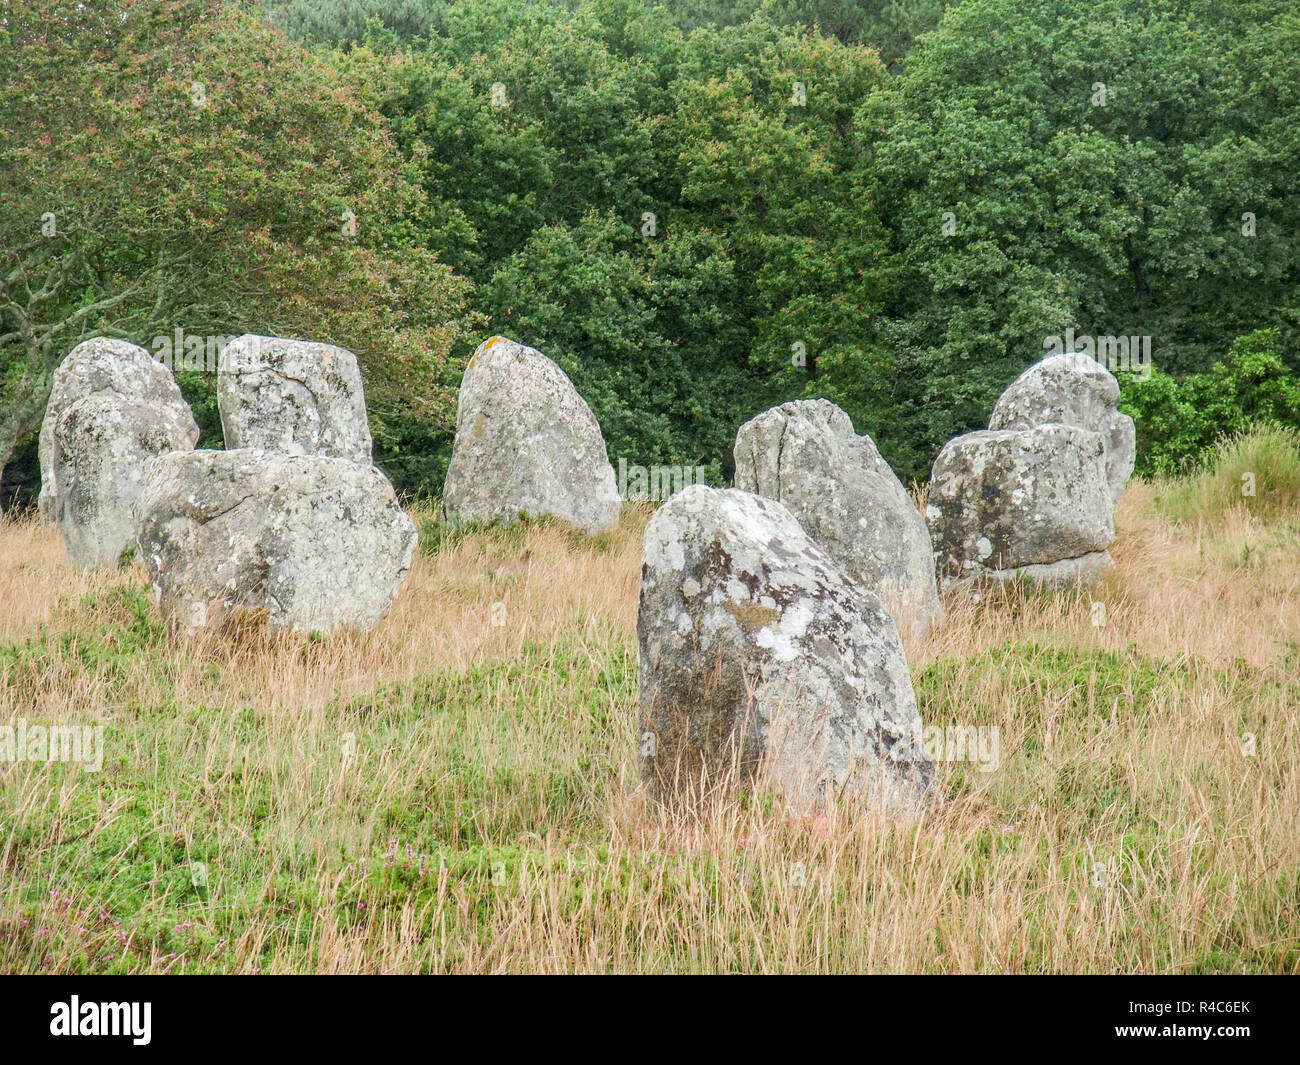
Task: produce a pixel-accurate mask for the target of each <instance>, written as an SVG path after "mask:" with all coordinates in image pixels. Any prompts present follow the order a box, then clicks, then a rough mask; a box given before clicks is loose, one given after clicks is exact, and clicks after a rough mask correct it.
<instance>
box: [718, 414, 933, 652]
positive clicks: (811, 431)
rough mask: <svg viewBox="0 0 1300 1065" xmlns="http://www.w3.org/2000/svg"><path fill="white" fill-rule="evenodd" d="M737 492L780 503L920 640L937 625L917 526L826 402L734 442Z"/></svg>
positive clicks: (925, 540) (875, 455)
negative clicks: (904, 620)
mask: <svg viewBox="0 0 1300 1065" xmlns="http://www.w3.org/2000/svg"><path fill="white" fill-rule="evenodd" d="M734 455H735V460H736V478H735V479H736V487H737V488H740V489H742V490H744V491H746V492H753V493H756V494H758V495H762V496H767V497H768V498H769V499H775V500H777V501H778V502H780V503H783V504H784V505H785V506H786V508H787V509H788V510H789V511H790V513H791V514H793V515H794V516H795V518H796V519H798V521H799V524H800V525H802V526H803V528H804V531H805V532H807V533H808V535H809V536H811V537H812V538H813V540H814V541H816V543H817V545H818V546H819V547H821V549H822V550H823V551H825V552H826V553H827V554H828V555H829V556H830V557H831V558H832V559H834V560H835V562H836V563H837V564H838V565H839V566H840V567H841V568H842V569H843V570H844V571H845V572H846V573H848V574H849V575H850V576H851V577H854V578H856V579H857V580H859V581H861V582H862V583H863V584H865V585H866V586H867V587H868V588H870V589H872V590H873V591H874V592H876V593H877V594H878V595H879V596H880V597H881V599H882V600H884V602H885V604H886V606H887V607H888V608H889V609H890V611H891V613H893V614H894V616H895V620H896V621H899V623H900V625H901V624H902V623H903V619H904V618H906V619H907V622H908V624H909V625H910V626H914V627H915V628H916V629H917V630H918V631H919V632H922V633H923V632H925V631H926V630H928V629H929V627H930V625H931V623H932V622H933V621H934V620H935V619H936V618H937V617H939V616H940V615H941V608H940V605H939V596H938V590H937V587H936V584H935V578H934V555H933V552H932V549H931V546H930V533H929V530H928V529H927V528H926V524H925V518H923V517H922V516H921V513H920V511H918V510H917V509H916V507H915V505H913V503H912V498H911V496H909V495H908V493H907V489H905V488H904V487H903V485H902V483H901V482H900V481H899V479H898V477H897V476H895V474H894V471H893V470H892V469H890V468H889V464H888V463H887V462H885V460H884V459H883V458H882V457H881V455H880V452H879V451H878V450H877V449H876V445H875V443H874V442H873V441H872V439H871V437H869V436H866V435H862V436H859V435H857V434H855V433H854V430H853V422H852V421H851V420H850V418H849V416H848V415H847V414H846V413H845V412H844V411H842V410H841V409H840V408H839V407H837V406H835V404H833V403H831V402H830V401H829V400H825V399H817V400H798V401H795V402H792V403H783V404H781V405H780V406H779V407H773V408H772V409H771V410H769V411H766V412H764V413H763V414H760V415H759V416H758V417H756V418H753V419H751V420H750V421H748V422H746V423H745V424H744V425H742V426H741V427H740V431H739V432H738V433H737V434H736V446H735V451H734Z"/></svg>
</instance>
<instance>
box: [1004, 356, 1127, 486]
mask: <svg viewBox="0 0 1300 1065" xmlns="http://www.w3.org/2000/svg"><path fill="white" fill-rule="evenodd" d="M1118 404H1119V383H1118V382H1117V381H1116V380H1115V378H1114V376H1113V375H1112V374H1111V373H1110V371H1109V370H1107V369H1106V368H1105V367H1104V366H1102V365H1101V364H1100V363H1098V362H1097V360H1096V359H1093V358H1090V357H1089V356H1087V355H1083V354H1080V353H1078V352H1068V353H1066V354H1064V355H1052V356H1049V357H1048V358H1046V359H1043V360H1042V361H1041V362H1037V363H1035V364H1034V365H1033V366H1031V367H1029V369H1027V370H1026V371H1025V372H1024V373H1022V374H1021V375H1020V376H1019V377H1017V378H1016V379H1015V381H1013V382H1012V384H1011V386H1010V387H1009V388H1008V389H1007V390H1006V391H1005V392H1003V393H1002V396H1001V398H999V399H998V402H997V404H996V406H994V408H993V415H992V417H991V418H989V428H990V429H1033V428H1035V427H1037V426H1040V425H1048V424H1050V423H1053V422H1058V423H1061V424H1063V425H1074V426H1077V427H1079V428H1080V429H1089V430H1091V431H1092V432H1094V433H1100V434H1101V438H1102V441H1103V443H1104V444H1105V447H1106V481H1107V484H1108V486H1109V488H1110V494H1111V501H1112V502H1113V503H1115V504H1118V503H1119V497H1120V496H1121V495H1123V493H1124V486H1125V485H1126V484H1128V479H1129V477H1130V476H1132V474H1133V464H1134V462H1135V461H1136V459H1137V431H1136V429H1135V428H1134V426H1133V419H1132V418H1130V417H1129V416H1128V415H1127V414H1121V413H1120V411H1119V407H1118Z"/></svg>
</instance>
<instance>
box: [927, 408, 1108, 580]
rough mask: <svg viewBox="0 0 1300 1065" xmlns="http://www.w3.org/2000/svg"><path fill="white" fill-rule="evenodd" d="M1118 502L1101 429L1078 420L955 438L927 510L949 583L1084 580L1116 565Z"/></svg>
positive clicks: (938, 465) (937, 469)
mask: <svg viewBox="0 0 1300 1065" xmlns="http://www.w3.org/2000/svg"><path fill="white" fill-rule="evenodd" d="M1114 509H1115V508H1114V503H1113V502H1112V501H1111V495H1110V488H1109V486H1108V484H1107V481H1106V457H1105V446H1104V444H1103V441H1102V438H1101V436H1100V435H1099V434H1098V433H1093V432H1089V431H1088V430H1086V429H1079V428H1077V427H1075V426H1071V425H1061V424H1051V425H1042V426H1039V427H1037V428H1035V429H1021V430H1009V429H1004V430H997V431H993V430H986V431H980V432H974V433H966V434H965V435H964V436H959V437H956V438H955V439H953V440H950V441H948V443H947V445H946V446H945V447H944V449H943V450H942V451H941V452H940V453H939V457H938V458H937V459H935V462H934V469H933V471H932V472H931V476H930V495H929V500H928V505H927V507H926V516H927V518H928V519H929V525H930V533H931V536H932V538H933V542H934V549H935V555H936V558H937V560H938V570H939V579H940V583H941V584H943V585H944V586H945V587H946V586H947V585H948V584H949V583H951V582H952V581H955V580H966V579H968V578H973V577H979V576H989V577H994V578H997V579H1009V578H1011V577H1017V576H1026V577H1032V578H1036V579H1040V580H1062V579H1067V578H1075V579H1085V578H1088V577H1091V576H1095V575H1096V574H1097V573H1098V572H1100V571H1101V570H1102V569H1104V568H1106V567H1107V566H1108V565H1109V563H1110V556H1109V554H1107V553H1106V549H1107V548H1108V547H1110V545H1111V543H1112V541H1114V539H1115V527H1114V524H1113V523H1112V514H1113V513H1114Z"/></svg>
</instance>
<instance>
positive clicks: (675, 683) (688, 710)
mask: <svg viewBox="0 0 1300 1065" xmlns="http://www.w3.org/2000/svg"><path fill="white" fill-rule="evenodd" d="M637 637H638V641H639V653H640V674H641V696H640V711H641V713H640V726H639V735H640V742H639V750H638V756H639V763H640V769H641V775H642V777H643V779H644V780H645V781H646V783H647V785H648V786H649V788H650V790H651V792H652V793H654V794H655V795H656V796H658V797H660V798H663V799H667V798H668V797H670V796H672V795H677V794H680V793H682V792H683V791H685V790H686V789H688V788H691V787H698V785H699V783H700V778H701V775H702V774H703V775H704V776H705V777H707V778H716V775H718V774H726V773H727V772H728V771H729V770H730V769H731V767H733V765H734V767H735V768H736V769H737V770H738V772H739V775H740V778H741V779H742V780H749V779H752V778H754V777H755V776H756V775H760V780H761V781H762V783H763V784H764V786H770V787H772V788H773V789H774V791H775V792H776V793H777V794H778V795H779V796H781V797H782V799H783V800H784V801H785V803H786V804H787V806H788V808H789V809H790V810H791V811H792V812H794V813H796V814H803V815H806V814H809V813H813V812H815V811H817V810H819V809H822V808H824V807H825V805H826V803H827V801H828V800H829V799H830V798H831V797H832V796H833V795H836V794H841V795H844V796H845V797H846V798H848V799H849V800H850V801H852V802H856V803H858V804H859V805H861V806H862V807H863V808H870V809H874V810H878V811H882V812H883V811H885V810H892V811H894V812H901V811H913V810H914V809H915V808H916V806H917V804H918V803H919V802H920V801H921V800H922V799H923V797H924V795H925V793H926V792H927V791H928V789H929V788H930V786H931V784H932V782H933V763H932V762H931V760H930V756H929V755H928V754H927V753H926V750H925V748H924V746H923V745H922V742H921V722H920V717H919V715H918V713H917V708H916V699H915V697H914V695H913V692H912V682H911V677H910V675H909V673H908V669H907V662H906V660H905V658H904V655H903V647H902V643H901V642H900V640H899V637H898V631H897V629H896V628H895V626H894V622H893V619H892V618H891V617H890V616H889V614H888V612H887V611H886V610H885V608H884V607H883V605H882V604H881V602H880V599H879V598H878V597H877V596H876V595H875V593H873V592H872V591H870V590H869V589H867V588H865V587H863V586H862V585H860V584H858V583H857V582H856V581H854V580H853V579H852V578H851V577H849V576H847V575H846V574H845V573H844V572H843V571H841V570H840V569H839V568H838V567H837V566H836V564H835V563H834V562H833V561H832V560H831V559H830V557H829V556H828V555H826V554H825V553H824V552H823V551H822V550H821V549H820V548H819V547H818V546H817V545H816V544H815V543H814V542H813V541H812V540H811V539H809V537H808V536H807V534H806V533H805V532H804V530H803V529H802V528H801V527H800V525H799V523H798V522H797V521H796V520H795V518H794V516H793V515H792V514H791V513H790V511H788V510H787V509H786V508H785V507H784V506H782V505H781V504H780V503H777V502H775V501H774V500H770V499H764V498H762V497H761V496H756V495H751V494H750V493H748V492H743V491H740V490H739V489H734V488H732V489H725V490H724V489H717V488H709V487H706V486H703V485H693V486H691V487H689V488H687V489H685V490H683V491H682V492H679V493H677V494H676V495H674V496H672V497H671V498H670V499H669V500H668V501H667V502H666V503H665V504H664V505H663V506H662V507H660V508H659V510H658V511H657V512H656V514H655V516H654V518H653V519H652V520H651V521H650V524H649V525H648V526H647V527H646V531H645V542H644V552H643V555H642V566H641V599H640V609H639V614H638V617H637Z"/></svg>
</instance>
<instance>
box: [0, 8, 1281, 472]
mask: <svg viewBox="0 0 1300 1065" xmlns="http://www.w3.org/2000/svg"><path fill="white" fill-rule="evenodd" d="M1298 114H1300V9H1297V8H1296V6H1295V4H1294V3H1293V0H1241V2H1234V3H1231V4H1224V3H1222V2H1221V0H1086V2H1085V0H1028V2H1027V0H959V2H955V3H948V4H944V3H941V2H938V0H914V2H909V0H897V2H889V3H883V2H873V3H854V2H849V0H812V2H810V3H795V2H793V0H767V2H766V3H755V2H743V0H712V2H711V0H692V2H687V3H681V4H676V3H675V4H672V5H670V6H664V7H656V6H653V5H651V4H650V3H648V2H645V0H590V2H586V3H580V4H579V3H560V2H557V0H458V2H447V0H356V2H353V0H325V2H320V0H311V2H307V0H295V2H292V3H284V2H278V0H266V2H264V3H261V4H254V3H236V2H219V0H151V2H147V3H146V2H143V0H83V2H79V3H71V2H66V3H65V2H62V0H0V187H3V189H4V193H5V195H4V202H3V204H0V256H3V261H0V389H3V392H2V393H0V467H5V468H6V472H5V483H6V485H7V488H8V494H9V495H12V494H13V493H14V492H15V491H16V490H17V491H21V490H29V488H30V485H31V484H32V483H33V477H34V474H35V446H34V441H35V431H36V430H37V429H38V428H39V425H40V419H41V415H42V412H43V409H44V402H45V398H46V396H47V395H48V387H49V375H50V373H51V372H52V370H53V368H54V366H56V365H57V363H58V361H59V360H60V359H61V358H62V357H63V355H65V354H66V353H67V351H68V350H69V349H70V348H71V347H72V346H73V344H74V343H75V342H76V341H77V340H78V339H81V338H83V337H84V336H87V335H91V334H93V333H108V334H112V335H117V336H123V337H126V338H129V339H131V340H134V341H136V342H137V343H141V344H144V345H145V346H146V347H149V348H150V349H151V350H154V349H155V348H156V344H155V343H154V338H157V337H166V338H172V337H174V336H176V335H177V333H176V331H177V330H181V331H182V334H183V335H184V336H185V337H198V338H210V337H219V336H233V335H238V334H240V333H244V332H257V333H268V334H276V335H295V336H305V337H310V338H313V339H320V340H328V341H331V342H334V343H337V344H342V345H344V346H347V347H349V348H351V349H352V350H354V351H355V352H356V353H357V355H358V357H359V359H360V361H361V365H362V368H363V374H364V376H365V380H366V387H367V400H368V404H369V409H370V415H371V422H372V431H373V435H374V438H375V450H376V459H377V461H378V463H379V464H380V466H382V467H383V468H384V469H385V470H386V471H387V472H388V473H389V475H390V476H391V477H392V479H393V480H394V482H395V484H396V485H397V486H398V487H399V489H401V490H402V491H403V492H405V493H407V494H408V495H411V496H417V495H434V494H437V493H438V492H439V490H440V488H441V483H442V477H443V475H444V472H445V469H446V463H447V460H448V457H449V454H450V445H451V438H452V432H453V428H454V419H455V396H456V387H457V384H458V381H459V376H460V374H461V372H462V370H463V368H464V364H465V361H466V358H467V357H468V355H469V353H470V352H471V351H472V350H473V348H474V346H475V344H476V343H478V342H479V341H480V340H481V339H482V338H484V337H486V336H489V335H492V334H504V335H507V336H511V337H514V338H517V339H519V340H522V341H524V342H525V343H528V344H530V345H532V346H535V347H537V348H540V349H541V350H542V351H544V352H545V353H547V354H548V355H550V356H551V357H552V358H554V359H555V360H556V361H557V362H559V363H560V364H561V365H562V366H563V367H564V369H565V370H566V371H567V372H568V373H569V374H570V376H571V377H572V379H573V381H574V383H575V385H576V386H577V387H578V389H579V390H580V391H581V392H582V394H583V395H584V396H585V397H586V398H587V400H588V401H589V402H590V404H591V406H592V407H593V409H594V411H595V413H596V415H597V417H598V418H599V420H600V422H601V425H602V427H603V429H604V432H605V437H606V441H607V443H608V446H609V453H610V457H611V459H612V460H613V462H614V463H615V465H616V466H617V464H618V461H619V459H620V458H625V459H626V460H627V462H628V464H629V465H632V464H640V465H646V466H649V465H653V464H664V465H675V466H704V467H707V468H708V469H709V470H710V471H711V473H710V476H712V477H713V478H714V479H716V480H718V481H720V482H721V481H723V480H725V479H726V478H727V477H728V476H729V473H730V450H731V445H732V442H733V440H734V436H735V432H736V429H737V427H738V426H739V425H740V424H741V423H742V422H743V421H745V420H746V419H748V418H750V417H751V416H753V415H754V414H755V413H757V412H759V411H761V410H763V409H765V408H766V407H768V406H770V405H772V404H774V403H777V402H780V401H782V400H787V399H796V398H804V397H815V396H824V397H826V398H829V399H831V400H833V401H834V402H836V403H838V404H839V405H841V406H842V407H844V409H845V410H847V411H848V412H849V413H850V414H851V416H852V417H853V420H854V423H855V425H856V426H857V428H858V430H859V431H860V432H867V433H870V434H871V436H872V437H873V438H874V439H875V440H876V442H877V443H878V445H879V447H880V449H881V451H882V453H883V454H884V455H885V457H886V458H887V459H888V460H889V461H890V462H891V464H892V465H893V466H894V468H895V469H896V470H897V471H898V472H899V473H900V475H901V476H902V477H903V478H904V479H905V480H906V479H909V478H915V479H917V480H922V481H923V480H924V479H925V477H926V475H927V473H928V469H929V465H930V462H931V461H932V459H933V457H934V455H935V454H936V453H937V452H938V450H939V448H940V447H941V446H942V445H943V444H944V442H945V441H947V440H948V439H949V438H951V437H952V436H954V435H956V434H958V433H960V432H963V431H965V430H968V429H971V428H979V427H983V426H984V425H985V424H986V422H987V419H988V415H989V411H990V409H991V407H992V404H993V402H994V400H995V399H996V397H997V396H998V395H999V393H1000V392H1001V391H1002V390H1003V389H1004V388H1005V387H1006V386H1007V384H1009V383H1010V382H1011V380H1013V379H1014V378H1015V376H1016V375H1017V374H1018V373H1019V372H1020V371H1021V370H1023V369H1024V368H1025V367H1026V366H1028V365H1029V364H1030V363H1032V362H1034V361H1036V360H1037V359H1039V358H1041V357H1042V356H1043V355H1044V354H1049V353H1050V352H1051V350H1052V347H1051V345H1052V343H1053V341H1054V338H1055V339H1058V340H1059V338H1062V337H1065V336H1067V335H1069V336H1072V337H1073V336H1080V337H1088V338H1097V340H1098V342H1099V343H1098V349H1099V350H1101V349H1102V348H1103V347H1105V348H1106V349H1107V350H1109V351H1110V352H1111V353H1112V354H1113V353H1114V352H1115V351H1117V350H1120V349H1118V348H1117V347H1116V345H1115V343H1114V339H1113V338H1121V339H1123V340H1124V342H1125V346H1126V348H1125V350H1127V345H1128V341H1129V339H1130V338H1132V340H1133V344H1132V348H1131V350H1132V352H1134V353H1136V352H1137V351H1139V350H1141V351H1149V353H1150V362H1149V364H1144V365H1143V366H1141V367H1136V366H1135V369H1136V370H1137V371H1138V372H1135V373H1129V374H1121V378H1122V383H1123V405H1124V408H1125V409H1126V410H1127V411H1128V412H1129V413H1131V414H1133V416H1134V417H1135V418H1136V420H1137V421H1138V437H1139V460H1138V461H1139V467H1138V470H1139V473H1141V472H1149V471H1155V470H1175V469H1180V468H1184V467H1186V466H1189V465H1195V464H1196V463H1197V462H1198V461H1200V459H1201V457H1202V456H1203V455H1205V454H1206V453H1208V449H1209V448H1210V446H1211V445H1212V444H1213V443H1214V442H1215V440H1216V439H1217V438H1218V437H1219V436H1220V435H1222V434H1224V433H1227V432H1232V431H1235V430H1236V429H1239V428H1241V427H1243V425H1245V424H1249V423H1250V422H1253V421H1270V422H1279V423H1282V424H1287V425H1300V344H1298V343H1297V341H1298V338H1300V286H1298V285H1297V281H1298V279H1300V124H1298V123H1297V121H1296V116H1297V115H1298ZM1141 338H1148V339H1146V340H1145V342H1144V343H1140V342H1139V341H1140V339H1141ZM1101 341H1105V344H1103V343H1101ZM178 377H179V379H180V380H181V383H182V388H183V389H184V391H185V393H186V396H187V398H188V399H189V400H190V402H191V404H192V405H193V406H194V408H195V412H196V416H197V417H198V419H199V422H200V425H201V427H202V429H203V433H204V435H203V440H202V446H219V444H220V428H219V421H218V418H217V415H216V407H215V379H214V375H213V373H212V372H211V367H210V366H199V367H195V368H193V369H190V370H184V371H182V372H180V373H179V374H178Z"/></svg>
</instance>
